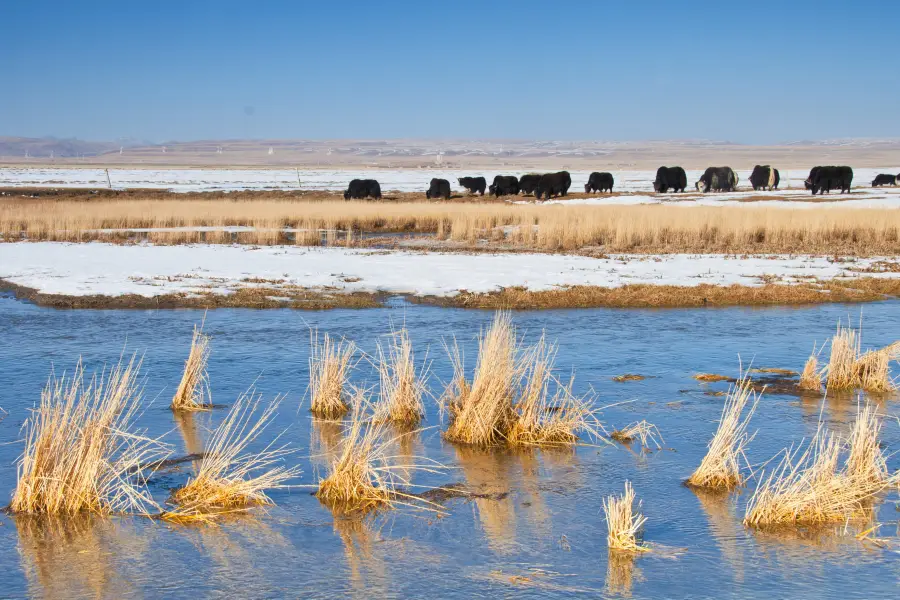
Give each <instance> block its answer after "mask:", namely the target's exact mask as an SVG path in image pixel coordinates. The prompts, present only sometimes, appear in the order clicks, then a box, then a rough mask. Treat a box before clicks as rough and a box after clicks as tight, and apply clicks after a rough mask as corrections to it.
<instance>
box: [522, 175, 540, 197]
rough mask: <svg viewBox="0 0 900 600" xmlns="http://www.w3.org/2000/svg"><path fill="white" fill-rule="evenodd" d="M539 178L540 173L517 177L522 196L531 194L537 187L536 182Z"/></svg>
mask: <svg viewBox="0 0 900 600" xmlns="http://www.w3.org/2000/svg"><path fill="white" fill-rule="evenodd" d="M540 180H541V175H540V174H539V173H529V174H527V175H522V176H521V177H520V178H519V191H520V192H522V195H523V196H527V195H528V194H533V193H534V190H535V189H537V186H538V182H539V181H540Z"/></svg>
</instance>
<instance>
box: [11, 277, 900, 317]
mask: <svg viewBox="0 0 900 600" xmlns="http://www.w3.org/2000/svg"><path fill="white" fill-rule="evenodd" d="M0 292H7V293H10V294H12V295H13V296H14V297H15V298H17V299H19V300H23V301H27V302H32V303H34V304H36V305H38V306H45V307H49V308H60V309H65V308H72V309H175V308H201V309H215V308H257V309H264V308H291V309H300V310H325V309H333V308H380V307H383V306H385V302H386V301H387V299H388V297H389V295H388V294H384V293H378V292H374V293H368V292H355V293H352V294H350V293H343V292H340V291H337V290H316V289H307V288H299V287H297V288H290V287H288V288H283V287H279V288H265V287H254V288H241V289H238V290H236V291H234V292H233V293H229V294H218V293H214V292H204V293H197V294H193V293H192V294H164V295H160V296H153V297H148V296H140V295H136V294H126V295H120V296H101V295H91V296H71V295H63V294H44V293H41V292H40V291H38V290H35V289H33V288H28V287H25V286H20V285H16V284H14V283H11V282H9V281H5V280H2V279H0ZM401 296H402V297H405V298H406V299H407V300H408V301H411V302H414V303H417V304H424V305H430V306H441V307H449V308H471V309H489V310H493V309H501V308H502V309H511V310H540V309H561V308H702V307H709V308H711V307H724V306H800V305H808V304H822V303H840V302H874V301H879V300H887V299H891V298H896V297H898V296H900V279H879V278H872V277H864V278H859V279H853V280H830V281H818V282H808V283H798V284H793V285H786V284H774V283H770V284H766V285H762V286H758V287H753V286H742V285H731V286H716V285H709V284H702V285H698V286H664V285H659V286H656V285H649V284H638V285H626V286H622V287H618V288H605V287H599V286H570V287H566V288H561V289H558V290H550V291H530V290H527V289H525V288H505V289H503V290H500V291H497V292H488V293H470V292H466V291H462V292H460V293H459V294H457V295H456V296H451V297H439V296H412V295H401Z"/></svg>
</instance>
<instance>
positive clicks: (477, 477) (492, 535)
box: [454, 446, 516, 554]
mask: <svg viewBox="0 0 900 600" xmlns="http://www.w3.org/2000/svg"><path fill="white" fill-rule="evenodd" d="M454 451H455V453H456V458H457V460H458V462H459V465H460V468H461V469H462V472H463V475H464V476H465V480H466V484H467V485H468V487H469V488H470V489H471V490H473V491H474V492H476V493H477V495H476V496H475V498H474V499H473V500H472V502H473V503H474V504H475V509H476V513H477V515H478V520H479V521H480V523H481V527H482V530H483V531H484V535H485V538H487V542H488V545H489V546H490V547H491V549H492V550H494V551H495V552H498V553H504V554H507V553H512V552H513V551H514V550H515V548H514V546H515V541H516V514H515V503H514V501H513V497H512V496H511V495H510V487H511V485H512V482H511V473H510V470H511V466H512V465H511V461H510V457H509V455H508V454H506V453H501V452H495V451H487V450H482V449H480V448H473V447H471V446H454Z"/></svg>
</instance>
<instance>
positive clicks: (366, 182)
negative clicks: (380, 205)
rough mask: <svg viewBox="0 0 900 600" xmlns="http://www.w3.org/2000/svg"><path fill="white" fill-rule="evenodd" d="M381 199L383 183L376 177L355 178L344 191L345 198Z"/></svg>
mask: <svg viewBox="0 0 900 600" xmlns="http://www.w3.org/2000/svg"><path fill="white" fill-rule="evenodd" d="M351 198H353V199H354V200H362V199H365V198H375V199H376V200H380V199H381V185H379V183H378V182H377V181H375V180H374V179H354V180H353V181H351V182H350V185H349V186H347V191H345V192H344V200H350V199H351Z"/></svg>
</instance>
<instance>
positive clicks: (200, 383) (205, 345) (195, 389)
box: [170, 325, 212, 411]
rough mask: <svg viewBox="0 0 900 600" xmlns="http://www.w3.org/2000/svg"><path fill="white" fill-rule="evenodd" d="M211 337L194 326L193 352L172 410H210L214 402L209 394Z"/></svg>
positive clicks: (189, 355)
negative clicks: (208, 368) (208, 366)
mask: <svg viewBox="0 0 900 600" xmlns="http://www.w3.org/2000/svg"><path fill="white" fill-rule="evenodd" d="M209 352H210V350H209V336H208V335H206V334H205V333H203V326H202V325H201V326H200V327H199V328H198V327H197V326H196V325H195V326H194V335H193V336H192V337H191V350H190V352H189V353H188V358H187V360H186V361H185V363H184V374H183V375H182V376H181V383H179V384H178V389H177V390H176V391H175V395H174V396H173V397H172V404H171V406H170V408H171V409H172V410H176V411H178V410H209V409H210V408H211V407H212V401H211V399H210V393H209V375H208V373H207V371H206V364H207V362H208V361H209Z"/></svg>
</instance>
